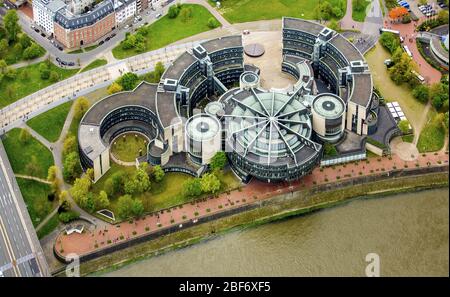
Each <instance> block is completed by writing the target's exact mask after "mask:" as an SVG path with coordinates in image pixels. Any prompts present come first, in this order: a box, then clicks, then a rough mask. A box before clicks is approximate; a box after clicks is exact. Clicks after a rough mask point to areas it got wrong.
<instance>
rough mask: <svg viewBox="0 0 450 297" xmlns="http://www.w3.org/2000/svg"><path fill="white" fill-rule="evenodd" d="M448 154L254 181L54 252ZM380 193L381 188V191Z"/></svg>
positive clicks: (444, 159) (440, 162) (96, 246)
mask: <svg viewBox="0 0 450 297" xmlns="http://www.w3.org/2000/svg"><path fill="white" fill-rule="evenodd" d="M448 159H449V158H448V152H443V151H441V152H439V153H427V154H420V155H419V156H418V157H417V159H416V160H411V161H404V160H402V159H400V158H399V157H398V156H396V155H393V156H392V157H373V158H370V159H367V160H362V161H359V162H353V163H347V164H342V165H336V166H330V167H324V168H320V167H317V168H316V169H314V170H313V171H312V173H311V174H310V175H308V176H305V177H304V178H302V179H300V180H298V181H295V182H291V183H287V182H283V183H264V182H261V181H258V180H253V181H252V182H250V183H249V184H248V185H246V186H243V187H242V189H240V190H235V191H231V192H229V193H222V194H220V195H218V197H215V198H206V199H202V200H201V201H196V202H191V203H186V204H183V205H181V206H177V207H173V208H171V209H170V210H165V211H164V212H161V211H159V212H155V213H152V214H147V215H145V216H144V217H142V218H140V219H139V220H133V222H131V223H130V222H128V221H125V222H122V223H120V224H117V225H110V226H108V227H105V228H102V229H96V228H90V229H89V230H88V229H86V230H85V231H84V232H83V233H82V234H77V233H73V234H71V235H65V234H64V233H60V235H59V236H58V237H57V239H56V242H55V252H56V253H57V254H58V255H59V256H60V257H66V256H67V255H68V254H71V253H75V254H77V255H79V256H83V255H86V254H90V253H92V252H95V251H98V250H101V249H104V248H106V247H110V246H112V245H115V244H118V243H122V242H124V241H127V240H130V239H132V238H135V237H139V236H142V235H145V234H150V233H154V232H157V231H160V230H161V229H163V228H168V227H174V226H179V227H181V226H180V224H181V225H182V224H185V223H188V222H189V223H192V222H193V223H195V222H196V220H197V219H199V218H201V217H207V216H210V215H213V214H218V213H220V212H224V211H227V210H228V211H229V210H230V209H233V208H237V207H242V206H243V205H246V204H252V203H254V202H256V201H261V200H265V199H269V198H271V197H274V196H277V195H281V194H286V193H289V192H294V191H298V190H303V189H308V188H312V187H313V186H316V185H323V184H327V183H332V182H336V181H345V180H350V179H352V178H357V177H361V176H370V175H375V174H380V173H383V172H384V173H386V172H389V171H393V170H399V169H408V168H411V169H412V168H427V167H430V166H433V167H434V166H448V161H449V160H448ZM380 190H382V189H380Z"/></svg>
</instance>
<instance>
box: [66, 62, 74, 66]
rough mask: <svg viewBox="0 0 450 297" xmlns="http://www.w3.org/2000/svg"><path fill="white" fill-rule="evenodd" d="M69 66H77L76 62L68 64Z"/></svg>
mask: <svg viewBox="0 0 450 297" xmlns="http://www.w3.org/2000/svg"><path fill="white" fill-rule="evenodd" d="M67 65H69V66H75V62H69V63H67Z"/></svg>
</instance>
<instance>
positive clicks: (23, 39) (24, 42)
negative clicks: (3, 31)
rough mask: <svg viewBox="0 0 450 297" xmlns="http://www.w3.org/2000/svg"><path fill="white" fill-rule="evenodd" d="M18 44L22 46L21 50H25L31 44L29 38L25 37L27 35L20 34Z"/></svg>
mask: <svg viewBox="0 0 450 297" xmlns="http://www.w3.org/2000/svg"><path fill="white" fill-rule="evenodd" d="M19 43H20V44H21V45H22V48H25V49H26V48H27V47H29V46H31V44H32V42H31V38H30V37H29V36H28V35H27V34H24V33H22V34H20V35H19Z"/></svg>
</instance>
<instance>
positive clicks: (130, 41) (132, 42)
mask: <svg viewBox="0 0 450 297" xmlns="http://www.w3.org/2000/svg"><path fill="white" fill-rule="evenodd" d="M135 46H136V36H135V35H131V34H130V35H128V36H127V37H126V38H125V40H124V41H122V48H123V49H124V50H127V49H131V48H133V47H135Z"/></svg>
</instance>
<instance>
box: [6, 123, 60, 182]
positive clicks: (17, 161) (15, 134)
mask: <svg viewBox="0 0 450 297" xmlns="http://www.w3.org/2000/svg"><path fill="white" fill-rule="evenodd" d="M21 130H22V129H20V128H14V129H12V130H11V131H9V132H8V133H6V135H5V138H4V139H3V145H4V146H5V150H6V153H7V155H8V159H9V161H10V163H11V167H12V169H13V171H14V173H16V174H23V175H31V176H35V177H39V178H42V179H46V178H47V173H48V168H49V167H50V166H52V165H53V164H54V161H53V156H52V153H51V152H50V151H49V150H48V149H47V148H46V147H45V146H44V145H43V144H42V143H40V142H39V141H38V140H37V139H35V138H34V137H31V136H30V138H29V139H28V140H27V141H26V142H25V143H24V142H22V141H20V137H19V136H20V131H21Z"/></svg>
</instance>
